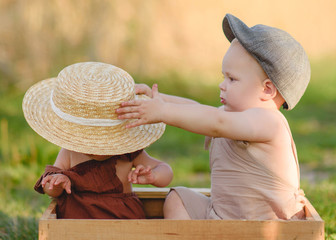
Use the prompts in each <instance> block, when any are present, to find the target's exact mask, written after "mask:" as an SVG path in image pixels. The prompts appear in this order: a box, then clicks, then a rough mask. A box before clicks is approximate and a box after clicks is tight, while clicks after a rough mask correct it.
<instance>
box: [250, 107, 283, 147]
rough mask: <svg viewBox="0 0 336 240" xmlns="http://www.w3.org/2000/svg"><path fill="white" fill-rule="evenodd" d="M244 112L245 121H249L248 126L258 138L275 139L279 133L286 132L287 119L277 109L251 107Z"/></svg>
mask: <svg viewBox="0 0 336 240" xmlns="http://www.w3.org/2000/svg"><path fill="white" fill-rule="evenodd" d="M245 114H246V115H245V116H244V118H246V120H245V121H249V122H251V124H250V126H252V128H253V129H254V131H253V132H254V133H255V134H256V135H257V136H258V137H257V139H259V140H265V141H267V140H275V138H277V136H280V135H279V134H281V133H284V132H286V125H287V120H286V118H285V117H284V116H283V115H282V113H281V112H280V111H279V110H272V109H265V108H251V109H248V110H246V111H245Z"/></svg>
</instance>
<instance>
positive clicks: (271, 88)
mask: <svg viewBox="0 0 336 240" xmlns="http://www.w3.org/2000/svg"><path fill="white" fill-rule="evenodd" d="M277 93H278V90H277V89H276V87H275V85H274V84H273V83H272V81H271V80H269V79H266V80H264V81H263V92H262V96H261V100H263V101H267V100H270V99H274V98H275V97H276V95H277Z"/></svg>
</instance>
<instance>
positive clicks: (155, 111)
mask: <svg viewBox="0 0 336 240" xmlns="http://www.w3.org/2000/svg"><path fill="white" fill-rule="evenodd" d="M152 96H153V98H152V99H137V100H131V101H128V102H123V103H121V107H120V108H118V109H117V110H116V113H117V114H118V119H138V120H137V121H134V122H132V123H130V124H128V125H126V127H127V128H131V127H136V126H140V125H144V124H150V123H159V122H162V119H161V118H162V114H161V113H162V108H163V106H164V104H165V102H164V101H163V99H162V98H161V97H160V94H159V91H158V86H157V84H154V85H153V88H152Z"/></svg>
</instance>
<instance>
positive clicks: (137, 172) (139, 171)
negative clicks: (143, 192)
mask: <svg viewBox="0 0 336 240" xmlns="http://www.w3.org/2000/svg"><path fill="white" fill-rule="evenodd" d="M128 181H129V182H131V183H135V184H153V183H154V182H155V175H154V173H153V171H152V168H151V167H150V166H147V167H145V166H143V165H138V166H136V168H135V169H134V170H131V171H130V172H129V174H128Z"/></svg>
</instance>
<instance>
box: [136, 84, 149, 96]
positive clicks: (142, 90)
mask: <svg viewBox="0 0 336 240" xmlns="http://www.w3.org/2000/svg"><path fill="white" fill-rule="evenodd" d="M135 94H144V95H146V96H148V97H150V98H152V97H153V95H152V89H151V88H150V87H148V86H147V85H146V84H144V83H140V84H135Z"/></svg>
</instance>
